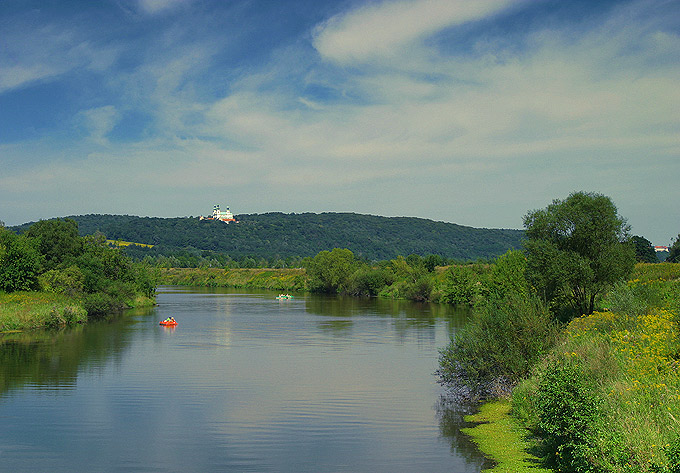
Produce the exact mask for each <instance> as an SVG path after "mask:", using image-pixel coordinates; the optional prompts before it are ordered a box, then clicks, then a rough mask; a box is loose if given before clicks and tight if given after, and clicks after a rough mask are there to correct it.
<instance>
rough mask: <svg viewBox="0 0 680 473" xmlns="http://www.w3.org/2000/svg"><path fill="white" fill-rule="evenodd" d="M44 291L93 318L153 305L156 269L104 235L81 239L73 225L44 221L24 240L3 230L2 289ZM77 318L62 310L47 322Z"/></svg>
mask: <svg viewBox="0 0 680 473" xmlns="http://www.w3.org/2000/svg"><path fill="white" fill-rule="evenodd" d="M41 263H44V264H41ZM38 287H40V288H41V289H42V290H43V291H45V292H48V293H54V294H61V295H64V296H67V297H68V298H70V299H71V301H72V303H74V304H76V305H79V306H81V307H84V308H85V309H86V310H87V313H88V314H90V315H92V314H97V313H103V312H107V311H110V310H114V309H120V308H124V307H130V306H135V305H139V304H140V303H148V301H151V300H153V298H154V294H155V287H156V281H155V277H154V274H153V272H152V271H151V270H150V268H148V267H147V266H145V265H143V264H135V263H133V262H132V261H131V260H130V259H129V258H128V257H126V256H125V255H123V254H122V253H121V252H120V251H119V250H118V249H114V248H110V247H109V246H108V244H107V242H106V238H105V237H104V235H102V234H97V235H93V236H88V237H84V238H83V237H80V236H79V235H78V225H77V224H76V222H75V221H73V220H69V219H66V220H48V221H40V222H38V223H36V224H35V225H33V226H31V227H30V228H28V229H27V231H26V232H25V233H24V234H22V235H16V234H14V233H12V232H10V231H9V230H6V229H0V290H5V291H16V290H35V289H38ZM73 314H74V312H73V311H72V310H71V309H68V310H61V309H60V310H57V311H56V312H54V313H53V314H52V316H51V317H50V318H49V320H43V322H45V323H46V324H47V325H55V324H60V323H68V322H69V321H70V320H71V319H73V317H75V316H74V315H73Z"/></svg>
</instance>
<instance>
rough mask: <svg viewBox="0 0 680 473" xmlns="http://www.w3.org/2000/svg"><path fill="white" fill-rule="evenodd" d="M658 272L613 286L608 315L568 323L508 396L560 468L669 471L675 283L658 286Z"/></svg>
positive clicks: (673, 462) (678, 350) (678, 429)
mask: <svg viewBox="0 0 680 473" xmlns="http://www.w3.org/2000/svg"><path fill="white" fill-rule="evenodd" d="M657 266H658V265H657V264H645V265H638V266H637V267H636V275H637V276H639V279H638V278H636V279H635V280H633V281H629V282H628V283H619V284H617V285H616V286H615V287H614V288H613V289H612V290H611V291H610V293H609V294H608V295H607V296H606V297H605V300H604V302H605V303H606V304H607V305H608V306H609V310H607V311H600V312H598V311H596V312H593V313H592V314H591V315H589V316H584V317H579V318H576V319H574V320H573V321H571V322H570V323H569V325H568V326H567V328H566V330H565V331H564V335H563V339H562V341H561V343H560V344H559V345H557V346H556V347H555V349H554V350H553V352H552V354H551V355H550V356H549V357H548V361H547V362H545V363H540V364H539V365H537V367H536V369H535V371H534V374H533V376H532V377H531V378H529V379H527V380H524V381H523V382H522V384H521V385H520V386H518V388H517V389H516V390H515V392H514V393H513V412H515V413H516V414H518V415H519V417H520V418H521V419H522V420H523V421H524V422H525V424H526V425H528V426H534V427H536V426H539V425H540V426H541V427H542V432H543V434H544V435H545V437H546V440H547V444H546V446H547V447H548V450H549V451H551V452H552V453H556V452H559V453H560V456H559V457H558V456H553V460H554V461H555V464H556V465H558V466H559V467H560V468H561V471H567V472H568V471H602V472H612V473H642V472H649V473H652V472H654V473H670V472H673V471H677V466H678V464H677V460H678V456H677V455H678V453H680V448H678V447H680V444H678V443H677V442H678V440H677V439H678V438H680V426H679V424H678V420H677V419H680V376H679V374H678V358H679V356H680V338H679V337H678V320H679V318H678V312H677V307H678V306H679V304H678V300H679V299H680V281H678V280H677V279H675V278H670V279H665V280H664V279H659V278H658V275H659V274H660V273H659V271H658V268H657ZM668 266H671V265H670V264H668ZM645 270H649V271H650V274H647V275H645V274H644V271H645ZM671 308H672V309H671ZM560 370H562V371H560ZM560 376H562V378H560ZM560 380H562V381H563V382H562V384H563V385H562V386H559V384H560V382H561V381H560ZM546 396H547V397H546ZM550 396H552V397H550ZM547 400H551V402H547ZM594 405H595V406H597V409H593V406H594ZM568 429H572V430H568ZM558 434H559V435H558Z"/></svg>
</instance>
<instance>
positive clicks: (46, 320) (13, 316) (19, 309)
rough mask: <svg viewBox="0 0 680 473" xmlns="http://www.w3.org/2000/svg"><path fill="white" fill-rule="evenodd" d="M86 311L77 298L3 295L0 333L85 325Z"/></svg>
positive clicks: (17, 294) (0, 311)
mask: <svg viewBox="0 0 680 473" xmlns="http://www.w3.org/2000/svg"><path fill="white" fill-rule="evenodd" d="M86 319H87V312H86V311H85V309H84V308H83V306H82V305H81V304H80V303H79V302H78V301H77V300H75V299H72V298H70V297H68V296H65V295H62V294H54V293H47V292H22V291H20V292H13V293H10V294H6V293H0V332H7V331H12V330H27V329H35V328H45V327H57V326H60V325H70V324H74V323H82V322H85V321H86Z"/></svg>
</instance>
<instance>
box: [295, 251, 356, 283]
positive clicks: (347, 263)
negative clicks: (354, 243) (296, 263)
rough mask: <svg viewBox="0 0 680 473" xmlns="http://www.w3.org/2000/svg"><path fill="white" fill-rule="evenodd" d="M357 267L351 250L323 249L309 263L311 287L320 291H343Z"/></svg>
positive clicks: (308, 272)
mask: <svg viewBox="0 0 680 473" xmlns="http://www.w3.org/2000/svg"><path fill="white" fill-rule="evenodd" d="M356 269H357V261H356V259H355V258H354V253H352V252H351V251H350V250H348V249H344V248H335V249H333V251H326V250H324V251H321V252H319V253H318V254H317V255H316V256H315V257H314V258H312V259H311V260H310V261H309V263H308V265H307V276H308V278H309V286H310V289H311V290H312V291H318V292H329V293H335V292H342V291H343V290H344V289H345V288H346V287H347V285H348V283H349V280H350V276H351V275H352V273H354V271H355V270H356Z"/></svg>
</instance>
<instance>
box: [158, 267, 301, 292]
mask: <svg viewBox="0 0 680 473" xmlns="http://www.w3.org/2000/svg"><path fill="white" fill-rule="evenodd" d="M305 274H306V273H305V270H304V269H301V268H289V269H265V268H258V269H245V268H241V269H221V268H160V275H159V277H160V284H165V285H175V286H199V287H233V288H249V289H269V290H273V291H285V292H296V291H304V290H305V289H306V281H307V278H306V275H305Z"/></svg>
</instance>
